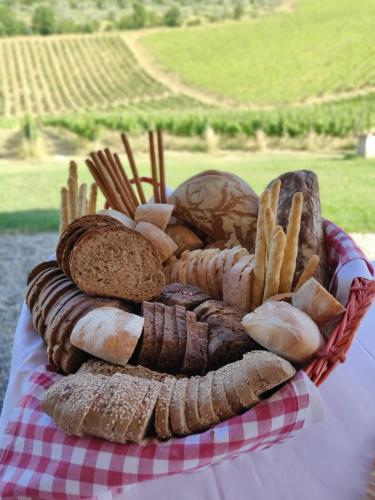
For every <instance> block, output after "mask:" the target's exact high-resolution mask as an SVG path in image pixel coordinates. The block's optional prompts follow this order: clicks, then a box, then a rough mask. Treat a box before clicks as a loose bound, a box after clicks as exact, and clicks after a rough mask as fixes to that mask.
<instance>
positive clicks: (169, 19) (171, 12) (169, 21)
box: [164, 5, 182, 28]
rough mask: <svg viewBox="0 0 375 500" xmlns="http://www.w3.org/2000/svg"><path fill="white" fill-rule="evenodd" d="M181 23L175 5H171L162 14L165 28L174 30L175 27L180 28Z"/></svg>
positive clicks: (179, 14) (178, 11) (178, 10)
mask: <svg viewBox="0 0 375 500" xmlns="http://www.w3.org/2000/svg"><path fill="white" fill-rule="evenodd" d="M181 23H182V16H181V11H180V9H179V8H178V7H177V6H176V5H173V6H172V7H170V8H169V9H168V10H167V11H166V13H165V14H164V24H165V25H166V26H170V27H171V28H174V27H176V26H181Z"/></svg>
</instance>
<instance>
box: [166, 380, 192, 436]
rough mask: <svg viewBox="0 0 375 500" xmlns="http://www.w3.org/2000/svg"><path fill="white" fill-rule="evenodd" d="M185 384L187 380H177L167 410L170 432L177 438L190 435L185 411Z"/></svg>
mask: <svg viewBox="0 0 375 500" xmlns="http://www.w3.org/2000/svg"><path fill="white" fill-rule="evenodd" d="M187 384H188V379H187V378H180V379H178V380H177V382H176V385H175V387H174V390H173V393H172V399H171V404H170V408H169V415H170V420H171V427H172V431H173V434H176V435H177V436H186V435H187V434H190V430H189V427H188V424H187V420H186V409H185V404H186V389H187Z"/></svg>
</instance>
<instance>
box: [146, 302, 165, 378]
mask: <svg viewBox="0 0 375 500" xmlns="http://www.w3.org/2000/svg"><path fill="white" fill-rule="evenodd" d="M154 310H155V331H154V349H153V356H152V364H151V365H150V367H151V368H157V369H159V370H164V367H163V366H160V367H159V365H158V363H159V358H160V355H161V352H162V349H163V343H164V331H165V305H164V304H160V303H159V302H155V309H154ZM169 326H170V325H169Z"/></svg>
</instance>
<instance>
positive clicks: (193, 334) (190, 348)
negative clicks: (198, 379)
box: [181, 311, 208, 375]
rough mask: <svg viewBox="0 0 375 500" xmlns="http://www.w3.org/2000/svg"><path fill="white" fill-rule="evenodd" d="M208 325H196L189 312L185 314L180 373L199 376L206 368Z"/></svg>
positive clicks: (194, 318) (193, 315)
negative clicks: (184, 338)
mask: <svg viewBox="0 0 375 500" xmlns="http://www.w3.org/2000/svg"><path fill="white" fill-rule="evenodd" d="M207 330H208V325H207V324H205V323H197V321H196V316H195V314H194V313H192V312H191V311H187V312H186V349H185V356H184V361H183V364H182V369H181V372H182V373H184V374H185V375H201V374H203V373H205V370H206V366H207V342H208V340H207Z"/></svg>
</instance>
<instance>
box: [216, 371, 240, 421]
mask: <svg viewBox="0 0 375 500" xmlns="http://www.w3.org/2000/svg"><path fill="white" fill-rule="evenodd" d="M213 374H214V377H213V380H212V406H213V409H214V411H215V413H216V415H217V416H218V417H219V418H220V420H227V419H228V418H232V417H233V416H234V415H235V412H234V411H233V410H232V408H231V406H230V404H229V402H228V399H227V395H226V392H225V387H224V373H223V371H222V370H216V371H214V372H213Z"/></svg>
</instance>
